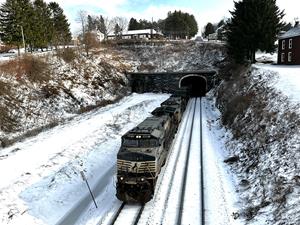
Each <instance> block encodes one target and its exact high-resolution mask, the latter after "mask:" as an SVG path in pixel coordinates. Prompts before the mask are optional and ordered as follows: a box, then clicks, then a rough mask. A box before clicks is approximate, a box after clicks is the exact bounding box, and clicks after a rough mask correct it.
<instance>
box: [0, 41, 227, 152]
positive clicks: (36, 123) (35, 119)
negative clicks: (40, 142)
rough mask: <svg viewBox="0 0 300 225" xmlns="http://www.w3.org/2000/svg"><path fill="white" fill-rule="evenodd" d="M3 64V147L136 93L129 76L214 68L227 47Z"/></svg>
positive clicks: (181, 45)
mask: <svg viewBox="0 0 300 225" xmlns="http://www.w3.org/2000/svg"><path fill="white" fill-rule="evenodd" d="M64 51H65V52H63V51H62V50H61V51H59V52H58V53H44V54H38V55H37V56H35V57H32V56H31V55H29V56H26V57H23V58H21V59H12V60H3V61H2V62H1V63H0V95H1V99H0V124H1V126H0V148H1V146H2V147H4V146H8V145H9V144H11V143H13V142H14V141H17V140H20V139H22V138H24V137H26V136H32V135H35V134H37V133H39V132H40V131H41V130H42V129H43V128H49V127H53V126H56V125H57V124H60V123H61V122H63V121H65V120H66V119H68V118H72V117H73V116H74V115H77V114H79V113H82V112H85V111H89V110H91V109H93V108H96V107H99V106H103V105H106V104H108V103H111V102H114V101H116V100H118V99H120V98H122V97H124V96H126V95H128V94H129V92H130V87H129V84H128V80H127V78H126V77H125V73H124V72H125V71H180V70H197V69H203V68H214V69H216V66H217V65H218V63H220V62H221V61H222V60H223V59H224V58H225V56H224V55H225V50H224V46H223V45H220V44H216V43H215V44H214V43H196V42H194V41H176V42H166V43H165V42H157V43H140V44H130V45H120V46H117V45H115V46H103V47H102V48H100V49H94V50H93V54H92V56H91V57H88V58H87V57H85V56H83V55H82V54H81V53H79V52H77V51H74V50H72V49H66V50H64Z"/></svg>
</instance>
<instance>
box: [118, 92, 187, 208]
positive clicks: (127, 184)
mask: <svg viewBox="0 0 300 225" xmlns="http://www.w3.org/2000/svg"><path fill="white" fill-rule="evenodd" d="M186 104H187V99H186V98H185V97H181V96H171V97H170V98H168V99H167V100H165V101H164V102H162V103H161V105H160V107H158V108H156V109H154V110H153V111H152V112H151V116H150V117H147V118H146V119H145V120H144V121H143V122H141V123H140V124H139V125H138V126H136V127H134V128H133V129H131V130H130V131H128V132H127V133H126V134H124V135H123V136H122V138H121V147H120V149H119V152H118V154H117V181H116V196H117V198H118V199H119V200H121V201H123V202H126V203H128V202H138V203H146V202H148V201H150V200H151V199H152V197H153V195H154V190H155V185H156V182H157V178H158V175H159V173H160V171H161V168H162V167H163V166H164V164H165V162H166V160H167V156H168V153H169V151H170V146H171V144H172V141H173V139H174V136H175V134H176V132H177V130H178V126H179V124H180V121H181V119H182V115H183V113H184V110H185V108H186Z"/></svg>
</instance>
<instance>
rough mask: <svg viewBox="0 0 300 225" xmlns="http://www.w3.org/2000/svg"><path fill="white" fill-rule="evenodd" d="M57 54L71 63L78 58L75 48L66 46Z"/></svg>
mask: <svg viewBox="0 0 300 225" xmlns="http://www.w3.org/2000/svg"><path fill="white" fill-rule="evenodd" d="M57 56H58V57H59V58H61V59H63V60H64V61H65V62H66V63H70V62H73V61H74V60H75V59H76V57H77V53H76V51H75V50H74V49H73V48H64V49H59V50H57Z"/></svg>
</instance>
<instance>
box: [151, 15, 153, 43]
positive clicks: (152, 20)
mask: <svg viewBox="0 0 300 225" xmlns="http://www.w3.org/2000/svg"><path fill="white" fill-rule="evenodd" d="M151 39H153V17H152V20H151Z"/></svg>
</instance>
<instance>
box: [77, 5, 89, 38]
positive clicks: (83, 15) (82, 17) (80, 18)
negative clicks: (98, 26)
mask: <svg viewBox="0 0 300 225" xmlns="http://www.w3.org/2000/svg"><path fill="white" fill-rule="evenodd" d="M76 22H78V23H80V24H81V34H82V37H84V34H85V32H86V30H87V29H86V27H87V12H86V11H84V10H79V11H78V12H77V18H76Z"/></svg>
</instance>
